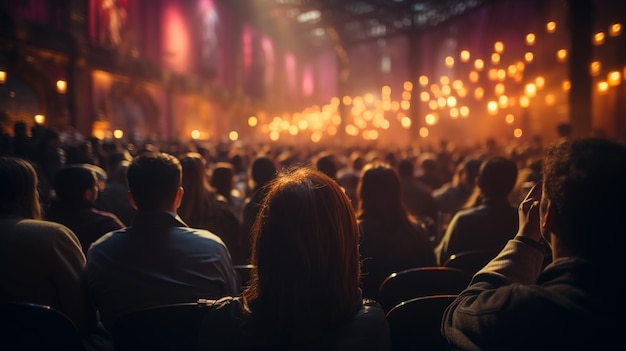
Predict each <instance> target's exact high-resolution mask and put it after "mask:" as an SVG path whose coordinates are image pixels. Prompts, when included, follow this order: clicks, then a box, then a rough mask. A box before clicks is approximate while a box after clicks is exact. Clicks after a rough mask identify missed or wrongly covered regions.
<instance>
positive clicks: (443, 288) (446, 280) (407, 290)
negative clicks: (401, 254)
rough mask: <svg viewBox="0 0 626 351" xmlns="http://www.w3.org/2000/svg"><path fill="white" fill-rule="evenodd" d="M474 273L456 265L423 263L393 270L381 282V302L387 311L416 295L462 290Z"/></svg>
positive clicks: (455, 292)
mask: <svg viewBox="0 0 626 351" xmlns="http://www.w3.org/2000/svg"><path fill="white" fill-rule="evenodd" d="M471 278H472V275H471V274H469V273H467V272H466V271H464V270H461V269H458V268H452V267H440V266H433V267H419V268H411V269H407V270H404V271H400V272H397V273H392V274H391V275H389V277H387V278H386V279H385V280H383V282H382V283H381V284H380V287H379V289H378V302H379V303H380V304H381V305H382V307H383V309H384V310H385V311H386V312H387V311H389V310H390V309H391V308H392V307H394V306H395V305H397V304H399V303H400V302H402V301H406V300H409V299H412V298H416V297H421V296H429V295H445V294H459V293H460V292H461V291H463V289H465V288H466V287H467V285H468V284H469V282H470V280H471Z"/></svg>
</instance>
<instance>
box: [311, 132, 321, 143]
mask: <svg viewBox="0 0 626 351" xmlns="http://www.w3.org/2000/svg"><path fill="white" fill-rule="evenodd" d="M320 140H322V134H321V133H320V132H315V133H312V134H311V141H312V142H314V143H319V142H320Z"/></svg>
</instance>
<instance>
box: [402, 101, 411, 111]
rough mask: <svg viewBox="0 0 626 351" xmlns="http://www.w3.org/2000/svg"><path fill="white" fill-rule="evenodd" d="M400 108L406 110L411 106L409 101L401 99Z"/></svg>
mask: <svg viewBox="0 0 626 351" xmlns="http://www.w3.org/2000/svg"><path fill="white" fill-rule="evenodd" d="M400 108H401V109H403V110H408V109H410V108H411V102H410V101H408V100H402V102H401V103H400Z"/></svg>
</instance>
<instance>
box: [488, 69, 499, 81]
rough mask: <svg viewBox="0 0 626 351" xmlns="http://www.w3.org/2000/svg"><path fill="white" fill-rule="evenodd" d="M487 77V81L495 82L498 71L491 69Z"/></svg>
mask: <svg viewBox="0 0 626 351" xmlns="http://www.w3.org/2000/svg"><path fill="white" fill-rule="evenodd" d="M487 77H488V78H489V80H496V79H498V70H497V69H495V68H491V69H490V70H489V73H488V74H487Z"/></svg>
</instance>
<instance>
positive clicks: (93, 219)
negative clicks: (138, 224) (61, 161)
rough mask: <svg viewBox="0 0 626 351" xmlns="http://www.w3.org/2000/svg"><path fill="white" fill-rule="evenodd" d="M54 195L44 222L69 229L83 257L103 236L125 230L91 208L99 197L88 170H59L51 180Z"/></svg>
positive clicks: (109, 216) (79, 167) (80, 167)
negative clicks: (76, 239) (78, 242)
mask: <svg viewBox="0 0 626 351" xmlns="http://www.w3.org/2000/svg"><path fill="white" fill-rule="evenodd" d="M94 167H95V166H94ZM54 191H55V198H54V199H53V200H52V203H51V205H50V208H49V209H48V211H47V212H46V215H45V218H46V219H47V220H49V221H52V222H57V223H61V224H63V225H65V226H67V227H68V228H70V229H71V230H72V231H73V232H74V233H75V234H76V236H77V237H78V240H79V241H80V245H81V247H82V249H83V253H84V254H85V255H87V250H89V246H91V244H92V243H93V242H94V241H96V240H97V239H98V238H100V237H101V236H102V235H104V234H106V233H108V232H110V231H113V230H117V229H121V228H124V227H125V226H124V224H123V223H122V222H121V221H120V220H119V219H118V218H117V216H115V215H114V214H113V213H110V212H105V211H100V210H98V209H96V208H95V207H94V204H95V202H96V199H97V198H98V193H99V192H98V181H97V178H96V174H95V172H94V171H93V170H92V169H91V168H90V167H89V166H86V165H72V166H67V167H65V168H63V169H61V170H60V171H59V172H57V174H56V177H55V180H54Z"/></svg>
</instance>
